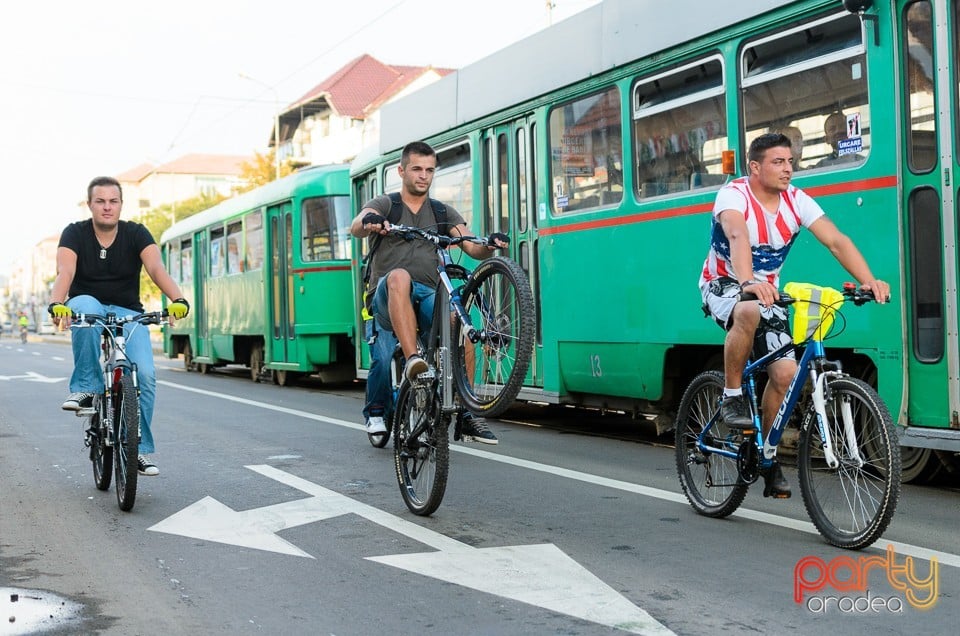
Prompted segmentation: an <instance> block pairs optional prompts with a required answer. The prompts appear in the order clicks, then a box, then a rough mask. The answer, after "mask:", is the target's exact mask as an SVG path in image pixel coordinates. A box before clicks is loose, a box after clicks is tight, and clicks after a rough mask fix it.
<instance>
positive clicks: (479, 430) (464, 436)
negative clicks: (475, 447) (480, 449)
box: [460, 413, 500, 444]
mask: <svg viewBox="0 0 960 636" xmlns="http://www.w3.org/2000/svg"><path fill="white" fill-rule="evenodd" d="M460 439H461V440H463V441H464V442H480V443H481V444H499V443H500V440H498V439H497V436H496V435H494V434H493V432H492V431H491V430H490V429H489V428H487V423H486V422H485V421H484V420H483V419H481V418H479V417H474V416H473V414H472V413H464V414H463V415H461V416H460Z"/></svg>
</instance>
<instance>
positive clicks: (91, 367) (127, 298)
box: [48, 177, 190, 475]
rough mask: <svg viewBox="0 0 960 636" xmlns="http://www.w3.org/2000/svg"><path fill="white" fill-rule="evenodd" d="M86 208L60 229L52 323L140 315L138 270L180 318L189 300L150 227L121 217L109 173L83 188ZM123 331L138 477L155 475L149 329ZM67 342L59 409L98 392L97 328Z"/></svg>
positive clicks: (75, 407) (80, 404) (78, 405)
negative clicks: (64, 391) (136, 415)
mask: <svg viewBox="0 0 960 636" xmlns="http://www.w3.org/2000/svg"><path fill="white" fill-rule="evenodd" d="M87 207H88V208H89V209H90V212H91V215H92V218H91V219H88V220H86V221H78V222H76V223H71V224H70V225H68V226H67V227H66V228H64V230H63V232H62V233H61V234H60V244H59V245H58V247H57V277H56V279H55V280H54V282H53V289H52V290H51V293H50V296H51V299H52V300H53V302H52V303H50V307H49V308H48V311H49V312H50V315H51V316H53V320H54V322H55V323H57V324H58V325H59V326H61V327H64V328H65V327H69V326H70V319H71V316H72V314H73V313H78V314H80V313H83V314H99V315H105V314H107V313H115V314H116V315H117V316H127V315H132V314H137V313H141V312H142V311H143V303H141V301H140V269H141V267H142V268H143V269H145V270H146V271H147V274H148V275H149V276H150V278H151V280H153V282H154V283H156V285H157V287H159V288H160V291H161V292H163V293H164V294H165V295H166V296H167V297H168V298H172V299H176V300H174V301H173V302H171V304H170V305H169V307H168V308H167V309H168V311H169V312H170V316H171V317H172V319H176V318H183V317H184V316H186V315H187V313H188V312H189V310H190V305H189V303H187V301H186V300H184V299H183V293H182V292H181V291H180V287H179V286H178V285H177V283H176V282H175V281H174V280H173V279H172V278H171V277H170V275H169V274H168V273H167V270H166V269H164V266H163V261H162V259H161V257H160V248H158V247H157V244H156V242H155V241H154V239H153V236H151V234H150V231H149V230H148V229H147V228H146V227H144V226H143V225H141V224H139V223H132V222H128V221H121V220H120V211H121V208H122V207H123V193H122V190H121V188H120V183H119V182H118V181H117V180H116V179H114V178H112V177H97V178H95V179H94V180H93V181H91V182H90V185H89V186H87ZM172 321H173V320H171V322H172ZM125 331H126V334H127V349H126V351H127V357H128V358H129V359H130V360H132V361H133V362H134V363H135V364H136V365H137V376H138V378H139V380H140V457H139V462H138V464H139V469H140V474H142V475H157V474H159V472H160V470H159V469H158V468H157V467H156V465H155V464H154V463H153V462H152V461H151V460H150V458H149V454H150V453H152V452H153V451H154V443H153V433H152V431H151V429H150V422H151V420H152V419H153V405H154V400H155V398H156V389H157V377H156V370H155V368H154V364H153V346H152V344H151V343H150V331H149V330H148V329H146V328H145V327H139V326H135V327H133V328H131V327H130V326H128V327H127V328H125ZM71 339H72V344H73V362H74V368H73V374H72V375H71V376H70V395H69V396H68V397H67V399H66V401H65V402H64V403H63V405H62V408H63V409H64V410H66V411H79V410H80V409H83V408H86V407H89V406H90V405H91V404H92V402H93V396H94V395H95V394H98V393H100V392H102V391H103V377H102V376H101V373H100V362H99V356H100V353H99V351H100V331H99V330H98V329H77V330H74V332H73V334H72V338H71Z"/></svg>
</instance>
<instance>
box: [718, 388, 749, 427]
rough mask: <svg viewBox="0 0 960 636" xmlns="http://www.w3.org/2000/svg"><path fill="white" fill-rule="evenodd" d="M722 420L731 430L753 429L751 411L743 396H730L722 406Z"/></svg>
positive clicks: (724, 400) (724, 399)
mask: <svg viewBox="0 0 960 636" xmlns="http://www.w3.org/2000/svg"><path fill="white" fill-rule="evenodd" d="M720 419H721V420H723V423H724V424H726V425H727V426H729V427H730V428H753V418H752V417H750V409H748V408H747V403H746V402H745V401H744V399H743V396H742V395H728V396H727V397H725V398H723V402H722V403H721V404H720Z"/></svg>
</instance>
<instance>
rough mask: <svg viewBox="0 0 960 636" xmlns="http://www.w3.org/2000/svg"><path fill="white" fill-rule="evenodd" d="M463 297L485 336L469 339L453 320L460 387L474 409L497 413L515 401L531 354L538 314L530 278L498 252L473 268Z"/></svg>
mask: <svg viewBox="0 0 960 636" xmlns="http://www.w3.org/2000/svg"><path fill="white" fill-rule="evenodd" d="M461 302H462V303H463V307H464V309H466V311H467V313H469V314H470V317H471V321H472V322H473V325H474V327H476V328H477V329H479V330H480V331H481V332H482V333H483V334H485V337H484V338H483V340H481V341H480V342H477V343H471V342H470V341H469V340H468V339H467V338H466V336H465V334H463V325H462V324H461V323H460V321H459V320H455V321H454V326H453V342H454V343H457V344H456V354H455V355H454V356H453V376H454V380H455V382H456V387H457V392H458V394H459V395H460V399H461V401H462V402H463V405H464V406H466V408H467V409H468V410H469V411H471V412H472V413H474V414H476V415H480V416H485V417H497V416H498V415H502V414H503V413H504V412H505V411H506V410H507V409H508V408H510V406H511V405H512V404H513V401H514V400H515V399H516V397H517V394H518V393H519V392H520V388H521V386H523V381H524V379H525V378H526V375H527V369H528V368H529V367H530V360H531V358H532V357H533V341H534V331H535V327H536V315H535V307H534V303H533V293H532V292H531V291H530V283H529V282H528V281H527V276H526V274H524V272H523V270H522V269H521V268H520V266H519V265H517V264H516V262H514V261H512V260H510V259H507V258H503V257H500V256H495V257H493V258H488V259H486V260H485V261H483V262H481V263H480V265H479V266H477V268H476V269H475V270H474V271H473V274H472V275H471V277H470V279H469V280H468V281H467V284H466V285H465V286H464V288H463V292H462V294H461ZM471 358H472V360H471ZM471 368H472V371H471Z"/></svg>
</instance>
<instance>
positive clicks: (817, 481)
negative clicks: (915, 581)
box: [798, 377, 901, 550]
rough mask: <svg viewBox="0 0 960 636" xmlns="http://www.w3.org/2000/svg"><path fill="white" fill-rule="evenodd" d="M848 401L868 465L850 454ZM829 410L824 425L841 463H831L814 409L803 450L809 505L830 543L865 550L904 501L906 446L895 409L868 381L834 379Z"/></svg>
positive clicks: (807, 417) (828, 393) (808, 415)
mask: <svg viewBox="0 0 960 636" xmlns="http://www.w3.org/2000/svg"><path fill="white" fill-rule="evenodd" d="M845 401H846V402H848V403H849V404H850V407H851V413H852V415H853V420H854V428H855V431H856V438H857V445H858V447H859V452H860V454H861V455H862V457H863V460H864V464H863V466H858V465H857V462H856V461H854V460H853V459H851V458H850V453H849V450H848V448H849V447H848V444H847V439H846V436H845V435H844V430H843V421H842V417H841V414H840V406H841V404H842V403H843V402H845ZM826 414H827V421H826V422H825V423H824V424H825V426H828V427H829V431H830V436H831V438H832V440H833V446H834V453H835V455H836V456H837V459H838V460H840V465H839V466H838V467H837V468H830V467H829V466H827V464H826V461H825V459H824V455H823V443H822V439H821V435H820V429H819V427H818V426H817V415H816V412H815V411H814V410H813V408H812V407H810V408H809V409H808V410H807V413H806V415H805V417H804V420H803V425H802V428H801V431H800V449H799V453H798V461H799V473H800V492H801V494H802V495H803V505H804V506H805V507H806V509H807V514H808V515H810V520H811V521H813V525H814V526H816V528H817V530H818V531H819V532H820V534H821V536H823V538H824V539H825V540H826V541H827V543H830V544H831V545H835V546H837V547H840V548H847V549H850V550H859V549H861V548H865V547H867V546H869V545H871V544H872V543H873V542H874V541H876V540H877V539H879V538H880V536H881V535H882V534H883V532H884V531H885V530H886V529H887V526H888V525H889V524H890V521H891V519H893V515H894V512H895V511H896V508H897V502H898V501H899V499H900V482H901V474H900V470H901V465H900V445H899V443H898V440H897V436H896V433H895V431H894V428H893V426H894V425H893V418H892V417H891V416H890V411H889V410H887V407H886V405H884V403H883V400H881V399H880V396H879V395H877V392H876V391H875V390H874V389H873V388H872V387H871V386H870V385H869V384H867V383H866V382H864V381H862V380H858V379H856V378H851V377H844V378H836V379H828V380H827V385H826Z"/></svg>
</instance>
